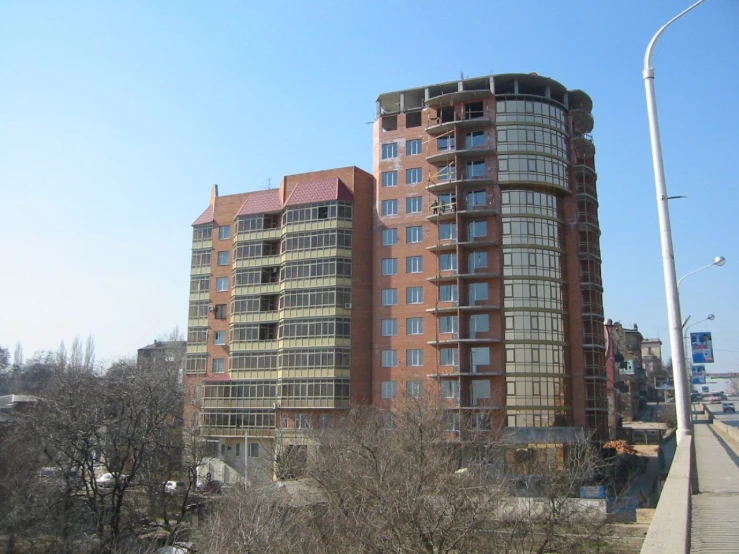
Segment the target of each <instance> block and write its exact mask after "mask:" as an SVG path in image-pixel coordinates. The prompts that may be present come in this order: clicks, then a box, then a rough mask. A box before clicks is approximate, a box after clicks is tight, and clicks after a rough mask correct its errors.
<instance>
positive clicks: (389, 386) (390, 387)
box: [380, 381, 398, 400]
mask: <svg viewBox="0 0 739 554" xmlns="http://www.w3.org/2000/svg"><path fill="white" fill-rule="evenodd" d="M380 386H381V387H382V398H384V399H385V400H390V399H392V398H395V397H396V396H398V383H396V382H395V381H383V382H382V384H381V385H380Z"/></svg>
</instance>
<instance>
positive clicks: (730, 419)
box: [708, 396, 739, 427]
mask: <svg viewBox="0 0 739 554" xmlns="http://www.w3.org/2000/svg"><path fill="white" fill-rule="evenodd" d="M728 398H729V399H728V400H724V401H722V402H721V404H723V403H724V402H733V403H734V407H735V408H736V409H737V410H739V396H729V397H728ZM721 404H708V407H709V408H710V410H711V413H712V414H713V417H714V418H716V419H717V420H719V421H720V422H722V423H725V424H726V425H731V426H732V427H739V413H733V414H725V413H723V412H722V411H721V410H722V408H721Z"/></svg>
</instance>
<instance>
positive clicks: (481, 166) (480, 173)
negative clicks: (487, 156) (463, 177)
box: [467, 160, 485, 179]
mask: <svg viewBox="0 0 739 554" xmlns="http://www.w3.org/2000/svg"><path fill="white" fill-rule="evenodd" d="M475 177H485V162H484V161H482V160H473V161H471V162H467V178H468V179H474V178H475Z"/></svg>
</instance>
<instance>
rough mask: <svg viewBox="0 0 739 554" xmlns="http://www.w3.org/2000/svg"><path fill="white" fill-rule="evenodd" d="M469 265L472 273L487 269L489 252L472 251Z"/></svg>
mask: <svg viewBox="0 0 739 554" xmlns="http://www.w3.org/2000/svg"><path fill="white" fill-rule="evenodd" d="M468 266H469V270H470V273H472V272H474V271H476V270H478V269H485V268H487V266H488V253H487V252H470V255H469V258H468Z"/></svg>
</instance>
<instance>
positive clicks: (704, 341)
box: [690, 333, 713, 364]
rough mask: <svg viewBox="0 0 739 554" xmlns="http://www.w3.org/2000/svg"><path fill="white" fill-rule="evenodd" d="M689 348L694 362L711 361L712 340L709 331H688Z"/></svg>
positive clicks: (708, 362) (703, 362)
mask: <svg viewBox="0 0 739 554" xmlns="http://www.w3.org/2000/svg"><path fill="white" fill-rule="evenodd" d="M690 350H691V352H692V353H693V363H694V364H712V363H713V341H712V340H711V333H690Z"/></svg>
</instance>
